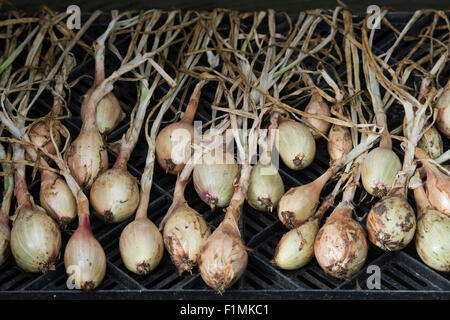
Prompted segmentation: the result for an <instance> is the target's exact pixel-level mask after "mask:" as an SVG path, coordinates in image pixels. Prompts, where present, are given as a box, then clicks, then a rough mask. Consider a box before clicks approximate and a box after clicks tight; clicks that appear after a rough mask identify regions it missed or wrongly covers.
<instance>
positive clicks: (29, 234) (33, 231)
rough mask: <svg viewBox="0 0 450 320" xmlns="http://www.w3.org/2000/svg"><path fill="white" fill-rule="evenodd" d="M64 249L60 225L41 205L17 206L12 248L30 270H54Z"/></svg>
mask: <svg viewBox="0 0 450 320" xmlns="http://www.w3.org/2000/svg"><path fill="white" fill-rule="evenodd" d="M60 249H61V232H60V231H59V228H58V225H57V224H56V223H55V221H53V219H52V218H50V217H49V216H48V215H47V214H46V213H45V211H44V209H42V208H41V207H38V206H29V205H27V204H26V205H24V206H23V207H19V208H18V212H17V215H16V218H15V220H14V222H13V227H12V230H11V252H12V254H13V256H14V259H15V261H16V263H17V264H18V266H19V267H20V268H21V269H23V270H25V271H27V272H42V273H47V272H48V271H50V270H55V263H56V261H57V260H58V257H59V252H60Z"/></svg>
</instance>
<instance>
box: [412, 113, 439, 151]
mask: <svg viewBox="0 0 450 320" xmlns="http://www.w3.org/2000/svg"><path fill="white" fill-rule="evenodd" d="M406 125H407V122H406V117H405V118H404V120H403V136H404V137H405V138H408V131H407V130H406ZM417 147H418V148H420V149H422V150H423V151H425V152H426V154H427V155H428V156H429V157H431V158H432V159H436V158H438V157H439V156H440V155H441V154H442V153H443V152H444V144H443V142H442V137H441V135H440V134H439V131H437V130H436V128H435V127H434V126H432V127H430V128H429V129H428V130H427V131H425V132H424V133H423V135H422V137H421V138H420V140H419V142H417Z"/></svg>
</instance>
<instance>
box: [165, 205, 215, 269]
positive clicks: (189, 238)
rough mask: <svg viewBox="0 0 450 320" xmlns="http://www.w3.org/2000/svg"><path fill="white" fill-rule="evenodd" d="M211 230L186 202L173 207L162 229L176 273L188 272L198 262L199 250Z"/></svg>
mask: <svg viewBox="0 0 450 320" xmlns="http://www.w3.org/2000/svg"><path fill="white" fill-rule="evenodd" d="M210 235H211V230H210V228H209V227H208V225H207V224H206V221H205V219H203V217H202V216H201V215H199V214H198V212H197V211H195V210H194V209H192V208H191V207H189V206H188V205H187V204H185V205H182V206H180V207H179V208H177V209H175V210H174V211H173V212H172V213H171V214H170V216H169V218H168V219H167V221H166V223H165V225H164V229H163V239H164V245H165V247H166V249H167V251H168V252H169V253H170V257H171V258H172V261H173V263H174V264H175V265H176V266H177V268H178V273H179V274H180V275H181V274H182V273H183V272H185V271H187V272H190V271H191V270H192V268H194V267H195V266H196V265H197V263H198V258H199V256H200V252H201V250H202V248H203V245H204V244H205V242H206V240H207V239H208V238H209V236H210Z"/></svg>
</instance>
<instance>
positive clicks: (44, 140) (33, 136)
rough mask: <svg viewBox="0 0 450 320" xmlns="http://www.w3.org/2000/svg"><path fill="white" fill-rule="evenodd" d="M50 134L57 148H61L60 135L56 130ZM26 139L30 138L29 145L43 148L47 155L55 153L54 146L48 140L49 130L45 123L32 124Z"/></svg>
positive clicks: (49, 139) (50, 140)
mask: <svg viewBox="0 0 450 320" xmlns="http://www.w3.org/2000/svg"><path fill="white" fill-rule="evenodd" d="M52 133H53V140H54V141H55V143H56V145H57V146H58V148H59V147H60V146H61V135H60V134H59V132H58V130H53V132H52ZM28 137H29V138H30V141H31V143H33V144H34V145H35V146H38V147H42V148H44V149H45V150H46V151H47V152H48V153H49V154H55V153H56V149H55V146H54V145H53V142H52V139H51V138H50V128H49V126H48V124H47V122H46V121H38V122H36V123H34V124H33V125H32V126H31V128H30V131H29V132H28Z"/></svg>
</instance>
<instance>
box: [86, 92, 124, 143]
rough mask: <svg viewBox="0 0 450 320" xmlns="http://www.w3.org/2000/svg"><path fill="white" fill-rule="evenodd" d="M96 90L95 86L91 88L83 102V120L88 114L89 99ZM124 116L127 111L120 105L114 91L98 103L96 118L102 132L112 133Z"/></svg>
mask: <svg viewBox="0 0 450 320" xmlns="http://www.w3.org/2000/svg"><path fill="white" fill-rule="evenodd" d="M94 90H95V88H91V89H89V91H88V92H87V93H86V97H85V99H84V100H83V103H82V104H81V119H82V120H83V121H84V117H85V114H86V104H87V101H88V100H89V97H90V96H91V94H92V92H93V91H94ZM124 118H125V113H124V112H123V111H122V108H121V107H120V103H119V100H117V98H116V96H115V95H114V94H113V93H112V92H109V93H108V94H106V95H105V96H104V97H103V98H102V99H101V100H100V102H99V103H98V104H97V113H96V120H97V127H98V131H99V132H100V134H102V135H107V134H109V133H111V132H112V131H113V130H114V129H115V128H117V125H118V124H119V123H120V122H121V121H122V120H123V119H124Z"/></svg>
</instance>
